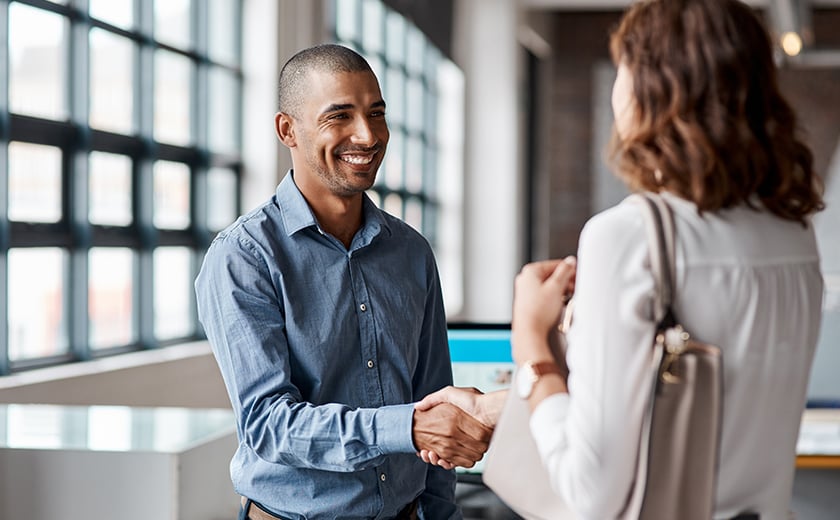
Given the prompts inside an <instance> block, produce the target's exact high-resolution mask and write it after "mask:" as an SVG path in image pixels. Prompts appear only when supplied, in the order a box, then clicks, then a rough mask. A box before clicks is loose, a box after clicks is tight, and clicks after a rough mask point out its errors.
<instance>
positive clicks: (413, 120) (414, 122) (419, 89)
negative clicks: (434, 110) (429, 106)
mask: <svg viewBox="0 0 840 520" xmlns="http://www.w3.org/2000/svg"><path fill="white" fill-rule="evenodd" d="M423 94H424V92H423V83H422V82H421V81H420V80H419V79H416V78H411V79H409V80H408V84H407V85H406V92H405V97H406V99H410V100H411V103H407V105H408V106H407V111H406V112H407V113H406V127H407V128H408V129H409V130H410V131H412V130H413V131H415V132H422V131H423V130H424V128H423V110H424V106H425V103H424V102H423V101H424V99H423Z"/></svg>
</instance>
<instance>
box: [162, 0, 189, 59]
mask: <svg viewBox="0 0 840 520" xmlns="http://www.w3.org/2000/svg"><path fill="white" fill-rule="evenodd" d="M191 28H192V27H191V25H190V0H155V39H156V40H158V41H160V42H163V43H166V44H169V45H172V46H173V47H178V48H181V49H189V48H190V46H191V43H192V30H191Z"/></svg>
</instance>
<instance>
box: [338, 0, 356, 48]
mask: <svg viewBox="0 0 840 520" xmlns="http://www.w3.org/2000/svg"><path fill="white" fill-rule="evenodd" d="M358 4H359V2H358V0H336V3H335V18H336V27H335V32H336V33H337V34H338V37H339V38H340V39H342V40H354V39H355V38H356V35H357V33H358V28H357V23H358V22H357V20H356V18H357V17H356V13H357V9H358Z"/></svg>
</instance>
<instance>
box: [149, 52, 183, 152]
mask: <svg viewBox="0 0 840 520" xmlns="http://www.w3.org/2000/svg"><path fill="white" fill-rule="evenodd" d="M191 70H192V63H191V62H190V60H189V58H186V57H184V56H181V55H179V54H175V53H172V52H168V51H164V50H158V51H155V100H154V102H155V125H154V126H155V128H154V132H155V139H156V140H157V141H160V142H163V143H172V144H177V145H188V144H190V140H191V138H192V133H191V132H190V105H191V100H190V75H191V74H190V72H191Z"/></svg>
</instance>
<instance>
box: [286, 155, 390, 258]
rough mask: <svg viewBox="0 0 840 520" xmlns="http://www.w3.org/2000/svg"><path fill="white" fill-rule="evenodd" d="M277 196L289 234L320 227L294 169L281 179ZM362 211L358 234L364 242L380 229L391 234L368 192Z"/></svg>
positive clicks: (364, 198)
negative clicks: (299, 186) (360, 226)
mask: <svg viewBox="0 0 840 520" xmlns="http://www.w3.org/2000/svg"><path fill="white" fill-rule="evenodd" d="M276 197H277V205H278V206H279V208H280V210H281V213H282V215H283V224H284V226H285V228H286V234H287V235H289V236H292V235H294V234H295V233H297V232H298V231H300V230H302V229H305V228H308V227H315V228H318V227H319V226H318V221H317V219H316V218H315V215H314V214H313V213H312V209H311V208H310V207H309V204H307V203H306V199H305V198H303V194H302V193H301V192H300V190H299V189H298V187H297V184H295V179H294V170H289V171H288V173H287V174H286V176H285V177H284V178H283V180H282V181H280V184H279V185H278V186H277V192H276ZM362 212H363V213H364V223H363V224H362V229H360V230H359V231H358V232H357V233H356V234H357V235H358V236H359V237H360V238H361V239H362V240H363V242H364V244H368V243H370V241H371V240H372V239H373V237H375V236H376V235H378V234H379V231H380V229H384V230H385V231H386V232H387V233H388V235H390V234H391V226H390V225H389V224H388V221H387V220H386V219H385V218H384V217H383V215H382V212H381V211H380V209H379V208H377V207H376V204H374V203H373V201H372V200H370V197H368V196H367V194H366V193H365V194H363V195H362Z"/></svg>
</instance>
